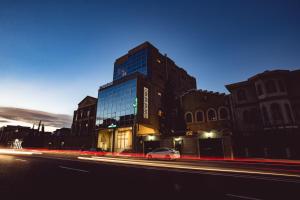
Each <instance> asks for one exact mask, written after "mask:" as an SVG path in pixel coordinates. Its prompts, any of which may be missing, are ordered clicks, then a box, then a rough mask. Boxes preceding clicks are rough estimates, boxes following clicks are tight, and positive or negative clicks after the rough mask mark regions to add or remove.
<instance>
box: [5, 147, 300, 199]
mask: <svg viewBox="0 0 300 200" xmlns="http://www.w3.org/2000/svg"><path fill="white" fill-rule="evenodd" d="M1 197H5V198H3V199H91V198H93V199H105V198H111V199H248V200H261V199H297V200H298V199H300V164H297V163H282V162H281V163H273V162H242V161H238V162H230V161H186V160H185V161H165V160H145V159H140V158H127V157H126V158H125V157H117V158H116V157H103V156H95V155H89V154H80V153H73V154H72V153H71V154H70V153H63V152H60V153H53V152H52V153H51V152H42V154H40V153H39V152H34V153H32V152H31V153H28V154H26V153H22V154H20V153H19V152H14V153H5V152H1V151H0V199H2V198H1Z"/></svg>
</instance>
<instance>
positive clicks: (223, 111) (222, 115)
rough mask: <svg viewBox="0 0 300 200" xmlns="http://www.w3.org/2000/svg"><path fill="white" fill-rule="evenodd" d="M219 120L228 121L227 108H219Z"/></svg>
mask: <svg viewBox="0 0 300 200" xmlns="http://www.w3.org/2000/svg"><path fill="white" fill-rule="evenodd" d="M219 118H220V119H229V115H228V109H227V108H225V107H221V108H219Z"/></svg>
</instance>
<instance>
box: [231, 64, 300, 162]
mask: <svg viewBox="0 0 300 200" xmlns="http://www.w3.org/2000/svg"><path fill="white" fill-rule="evenodd" d="M299 85H300V70H295V71H288V70H274V71H265V72H263V73H260V74H257V75H255V76H253V77H251V78H249V79H248V80H246V81H242V82H238V83H234V84H230V85H226V88H227V89H228V90H229V92H230V93H231V94H230V97H231V109H232V111H233V124H234V127H233V131H234V134H235V135H236V140H235V141H236V142H235V149H236V154H237V156H251V157H252V156H253V157H282V158H291V157H293V156H297V155H299V153H300V152H299V148H298V147H297V144H295V143H294V141H295V139H297V138H298V137H299V133H300V131H299V125H300V121H299V113H300V109H299V107H300V106H299V105H300V103H299V102H300V90H299Z"/></svg>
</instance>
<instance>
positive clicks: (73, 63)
mask: <svg viewBox="0 0 300 200" xmlns="http://www.w3.org/2000/svg"><path fill="white" fill-rule="evenodd" d="M299 36H300V1H296V0H295V1H288V0H282V1H276V0H274V1H265V0H258V1H254V0H252V1H250V0H248V1H247V0H240V1H229V0H226V1H225V0H223V1H208V0H207V1H196V0H195V1H188V0H184V1H171V0H170V1H154V0H151V1H141V0H139V1H111V0H110V1H88V0H85V1H84V0H82V1H79V0H78V1H76V0H74V1H71V0H69V1H63V0H57V1H55V0H53V1H50V0H49V1H43V0H36V1H29V0H26V1H24V0H20V1H14V0H8V1H5V0H0V69H1V70H0V73H1V78H0V85H1V93H0V107H17V108H25V109H33V110H39V111H45V112H49V113H55V114H66V115H72V114H73V110H74V109H76V107H77V104H78V103H79V102H80V101H81V100H82V99H83V98H84V97H85V96H86V95H91V96H94V97H96V96H97V90H98V87H99V86H100V85H102V84H105V83H107V82H110V81H112V76H113V63H114V60H115V59H116V58H118V57H120V56H122V55H124V54H126V53H127V51H128V50H129V49H131V48H133V47H135V46H136V45H138V44H140V43H142V42H144V41H149V42H151V43H152V44H153V45H154V46H156V47H157V48H158V49H159V50H160V52H161V53H167V54H168V56H169V57H170V58H172V59H173V60H174V61H175V62H176V63H177V65H178V66H180V67H182V68H184V69H186V70H187V72H188V73H189V74H191V75H193V76H194V77H195V78H196V79H197V85H198V88H200V89H207V90H214V91H219V92H227V91H226V89H225V87H224V85H225V84H229V83H233V82H238V81H242V80H245V79H247V78H249V77H250V76H252V75H255V74H256V73H259V72H263V71H265V70H272V69H290V70H293V69H299V68H300V37H299ZM0 117H1V116H0ZM2 117H3V116H2Z"/></svg>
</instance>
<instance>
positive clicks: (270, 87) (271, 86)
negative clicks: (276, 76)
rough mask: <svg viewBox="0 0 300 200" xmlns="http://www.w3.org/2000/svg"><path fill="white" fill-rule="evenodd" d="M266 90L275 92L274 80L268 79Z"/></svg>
mask: <svg viewBox="0 0 300 200" xmlns="http://www.w3.org/2000/svg"><path fill="white" fill-rule="evenodd" d="M266 90H267V93H275V92H276V91H277V90H276V85H275V81H274V80H268V81H267V82H266Z"/></svg>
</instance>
